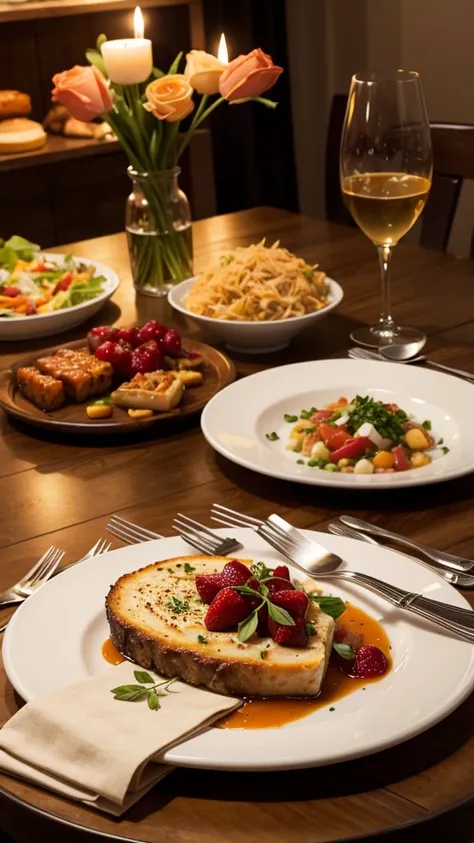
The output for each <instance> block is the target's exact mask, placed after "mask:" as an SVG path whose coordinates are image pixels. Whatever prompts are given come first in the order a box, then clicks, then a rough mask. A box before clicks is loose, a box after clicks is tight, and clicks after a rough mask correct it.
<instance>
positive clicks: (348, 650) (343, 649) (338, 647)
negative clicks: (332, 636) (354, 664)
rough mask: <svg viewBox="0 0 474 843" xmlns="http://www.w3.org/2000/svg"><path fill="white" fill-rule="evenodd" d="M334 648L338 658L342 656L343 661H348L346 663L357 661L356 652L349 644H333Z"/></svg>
mask: <svg viewBox="0 0 474 843" xmlns="http://www.w3.org/2000/svg"><path fill="white" fill-rule="evenodd" d="M332 646H333V648H334V650H335V651H336V653H337V654H338V656H341V658H342V659H346V661H352V660H353V659H355V657H356V654H355V650H353V649H352V647H351V646H350V645H349V644H333V645H332Z"/></svg>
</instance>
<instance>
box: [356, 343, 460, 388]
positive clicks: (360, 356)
mask: <svg viewBox="0 0 474 843" xmlns="http://www.w3.org/2000/svg"><path fill="white" fill-rule="evenodd" d="M347 354H348V356H349V357H350V358H351V360H377V361H382V363H395V362H398V363H403V365H405V363H425V364H426V365H427V366H430V367H431V368H432V369H439V370H440V371H441V372H448V374H449V375H454V376H455V377H458V378H464V380H467V381H470V382H471V383H472V382H473V381H474V372H466V371H465V369H455V368H454V367H453V366H446V365H445V364H444V363H437V362H436V361H435V360H428V358H427V357H425V355H424V354H419V355H418V356H417V357H412V358H411V360H403V361H401V360H399V361H395V360H390V359H389V358H388V357H381V355H380V354H378V353H377V352H376V351H369V350H368V349H367V348H350V349H349V351H348V352H347Z"/></svg>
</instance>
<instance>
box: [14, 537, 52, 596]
mask: <svg viewBox="0 0 474 843" xmlns="http://www.w3.org/2000/svg"><path fill="white" fill-rule="evenodd" d="M58 552H59V551H58V549H57V548H56V547H54V545H53V548H52V552H51V553H50V554H49V556H48V558H47V559H45V560H44V562H43V564H42V565H41V567H40V568H38V570H37V571H36V574H34V576H33V577H31V579H30V580H29V581H28V585H23V586H22V588H33V587H34V586H35V585H36V584H37V583H38V582H39V581H40V580H42V579H43V577H44V575H45V572H46V571H47V570H49V565H50V564H51V563H52V562H53V563H54V561H55V559H56V556H57V554H58Z"/></svg>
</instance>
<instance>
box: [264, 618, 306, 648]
mask: <svg viewBox="0 0 474 843" xmlns="http://www.w3.org/2000/svg"><path fill="white" fill-rule="evenodd" d="M268 628H269V630H270V635H271V636H272V638H273V640H274V641H276V643H277V644H281V646H282V647H306V645H307V643H308V633H307V632H306V625H305V621H304V618H296V620H295V623H294V625H293V626H283V624H281V623H277V622H276V621H274V620H273V619H272V618H269V619H268Z"/></svg>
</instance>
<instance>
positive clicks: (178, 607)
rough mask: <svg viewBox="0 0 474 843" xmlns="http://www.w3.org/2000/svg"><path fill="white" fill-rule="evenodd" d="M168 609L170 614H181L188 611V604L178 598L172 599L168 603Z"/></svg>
mask: <svg viewBox="0 0 474 843" xmlns="http://www.w3.org/2000/svg"><path fill="white" fill-rule="evenodd" d="M168 609H171V611H172V612H175V614H177V615H179V614H183V613H184V612H187V611H189V603H188V602H187V601H184V602H183V600H180V599H179V597H172V598H171V600H170V601H169V603H168Z"/></svg>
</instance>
